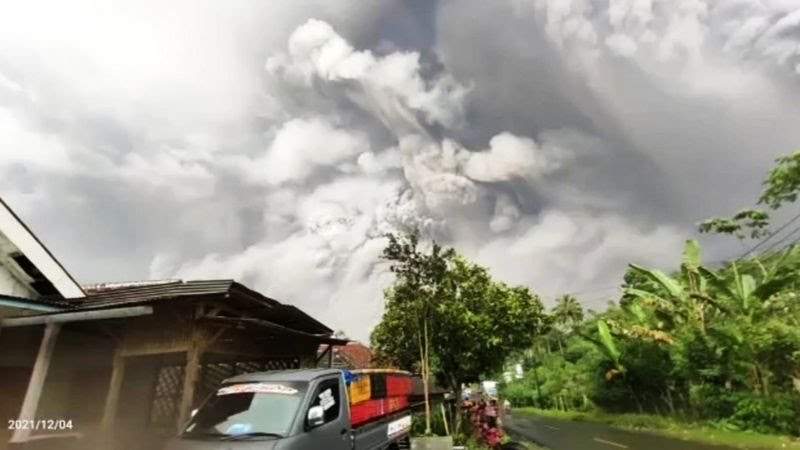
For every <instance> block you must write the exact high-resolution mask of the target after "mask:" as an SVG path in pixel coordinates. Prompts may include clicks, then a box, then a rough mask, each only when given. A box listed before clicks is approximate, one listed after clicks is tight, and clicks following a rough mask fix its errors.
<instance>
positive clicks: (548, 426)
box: [545, 425, 558, 430]
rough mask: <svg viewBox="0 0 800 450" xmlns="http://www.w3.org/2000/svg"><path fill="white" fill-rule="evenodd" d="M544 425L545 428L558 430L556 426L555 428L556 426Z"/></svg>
mask: <svg viewBox="0 0 800 450" xmlns="http://www.w3.org/2000/svg"><path fill="white" fill-rule="evenodd" d="M545 426H546V427H547V428H550V429H551V430H558V428H556V427H551V426H550V425H545Z"/></svg>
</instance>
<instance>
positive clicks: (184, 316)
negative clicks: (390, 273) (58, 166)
mask: <svg viewBox="0 0 800 450" xmlns="http://www.w3.org/2000/svg"><path fill="white" fill-rule="evenodd" d="M332 333H333V332H332V330H331V329H330V328H328V327H327V326H325V325H324V324H322V323H320V322H319V321H317V320H315V319H314V318H312V317H311V316H309V315H308V314H306V313H305V312H303V311H301V310H300V309H298V308H296V307H294V306H291V305H286V304H283V303H281V302H279V301H277V300H275V299H272V298H269V297H267V296H265V295H263V294H261V293H259V292H256V291H253V290H251V289H249V288H247V287H246V286H244V285H242V284H240V283H237V282H236V281H234V280H186V281H184V280H160V281H142V282H134V283H105V284H98V285H92V286H81V285H79V284H78V283H77V282H76V281H75V280H74V279H73V278H72V277H71V276H70V275H69V273H68V272H67V271H66V270H65V269H64V267H63V266H62V265H61V264H59V263H58V261H57V260H56V259H55V257H54V256H53V255H52V254H51V253H50V252H49V251H48V250H47V249H46V247H45V246H44V245H43V244H42V243H41V241H39V240H38V239H37V238H36V236H35V235H34V234H33V233H32V232H31V230H30V229H29V228H27V227H26V226H25V225H24V223H23V222H22V221H21V220H20V219H19V217H17V216H16V215H15V214H14V213H13V212H12V211H11V209H10V208H8V206H7V205H6V204H5V203H2V202H1V201H0V348H2V351H0V392H2V393H3V395H2V397H1V398H0V413H1V414H2V419H5V420H4V421H3V423H8V420H12V419H23V420H35V419H64V420H70V421H71V425H72V426H71V428H66V427H61V428H62V429H52V430H41V429H40V430H30V429H17V430H13V432H11V431H5V430H4V431H0V432H4V433H5V434H3V435H0V449H3V448H4V447H6V443H7V442H8V447H9V448H54V449H59V450H61V449H66V448H80V449H103V450H122V449H124V450H138V449H142V450H144V449H157V448H160V447H161V446H162V444H163V442H164V441H165V440H166V439H168V438H169V437H171V436H174V435H175V434H176V433H177V432H178V430H179V429H180V428H181V427H182V425H183V423H185V421H186V419H187V418H188V416H189V413H190V411H191V410H192V409H193V408H194V407H196V406H197V405H198V404H199V402H201V401H202V400H203V399H204V398H205V397H206V396H207V395H209V394H210V393H212V392H213V391H215V389H216V388H217V386H219V383H220V382H221V381H222V380H223V379H225V378H227V377H229V376H232V375H234V374H239V373H244V372H250V371H257V370H272V369H285V368H299V367H315V366H317V365H318V363H319V360H320V359H319V357H318V355H317V349H318V348H319V347H320V345H326V346H329V347H331V348H333V347H334V346H336V345H344V344H346V342H347V341H344V340H339V339H335V338H333V337H332ZM4 428H5V427H4ZM57 428H58V427H57Z"/></svg>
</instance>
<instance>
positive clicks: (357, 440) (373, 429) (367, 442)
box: [353, 409, 411, 450]
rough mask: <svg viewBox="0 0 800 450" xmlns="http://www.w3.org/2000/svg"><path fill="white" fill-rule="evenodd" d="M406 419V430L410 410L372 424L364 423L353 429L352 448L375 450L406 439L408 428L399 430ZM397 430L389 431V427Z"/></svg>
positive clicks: (409, 420) (385, 417) (409, 418)
mask: <svg viewBox="0 0 800 450" xmlns="http://www.w3.org/2000/svg"><path fill="white" fill-rule="evenodd" d="M405 418H408V419H407V423H408V428H410V425H411V410H410V409H406V410H403V411H398V412H396V413H392V414H390V415H388V416H384V417H382V418H380V419H378V420H375V421H373V422H369V423H365V424H363V425H361V426H359V427H357V428H353V439H354V448H355V449H356V450H377V449H383V448H386V447H387V446H388V445H390V444H392V443H395V442H401V441H405V440H407V439H408V428H401V427H399V426H400V425H404V424H403V423H401V422H402V421H404V420H405ZM392 424H394V425H393V426H394V427H395V428H397V429H393V430H390V425H392Z"/></svg>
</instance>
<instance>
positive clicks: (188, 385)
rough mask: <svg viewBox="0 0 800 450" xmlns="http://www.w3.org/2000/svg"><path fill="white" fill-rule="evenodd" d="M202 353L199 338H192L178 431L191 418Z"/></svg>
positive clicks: (188, 353)
mask: <svg viewBox="0 0 800 450" xmlns="http://www.w3.org/2000/svg"><path fill="white" fill-rule="evenodd" d="M201 355H202V348H201V346H200V342H199V340H198V339H197V338H195V339H192V345H191V347H190V348H189V351H188V352H186V369H185V373H184V378H183V394H182V396H181V404H180V408H179V409H178V423H177V429H178V433H180V432H181V431H183V426H184V425H186V421H187V420H189V414H190V412H191V410H192V404H193V403H194V393H195V389H196V388H197V382H198V381H199V380H200V369H201V366H200V357H201Z"/></svg>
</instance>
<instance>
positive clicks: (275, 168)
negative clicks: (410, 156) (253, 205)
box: [251, 117, 370, 184]
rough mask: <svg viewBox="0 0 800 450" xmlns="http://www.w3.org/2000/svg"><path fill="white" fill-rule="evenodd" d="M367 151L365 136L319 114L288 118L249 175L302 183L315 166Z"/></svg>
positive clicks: (342, 159) (330, 164) (255, 177)
mask: <svg viewBox="0 0 800 450" xmlns="http://www.w3.org/2000/svg"><path fill="white" fill-rule="evenodd" d="M369 150H370V145H369V141H368V140H367V137H366V136H365V135H364V134H363V133H361V132H359V131H357V130H347V129H343V128H339V127H335V126H334V125H332V124H331V123H329V122H328V121H326V120H325V119H323V118H320V117H314V118H310V119H292V120H290V121H288V122H286V123H284V124H283V125H281V127H280V128H279V129H278V131H277V132H276V134H275V138H274V139H273V141H272V144H271V145H270V147H269V150H268V151H267V153H266V155H265V156H264V157H262V158H260V159H259V160H257V161H256V162H255V165H254V166H252V172H251V177H252V178H253V179H254V180H257V181H258V180H263V181H264V182H267V183H270V184H280V183H285V182H302V181H304V180H305V179H306V178H307V177H308V176H309V175H311V174H313V173H314V171H315V170H317V169H319V168H324V167H332V166H335V165H337V164H339V163H341V162H343V161H347V160H351V159H354V158H355V157H356V156H357V155H359V154H361V153H364V152H367V151H369Z"/></svg>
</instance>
